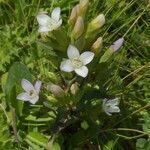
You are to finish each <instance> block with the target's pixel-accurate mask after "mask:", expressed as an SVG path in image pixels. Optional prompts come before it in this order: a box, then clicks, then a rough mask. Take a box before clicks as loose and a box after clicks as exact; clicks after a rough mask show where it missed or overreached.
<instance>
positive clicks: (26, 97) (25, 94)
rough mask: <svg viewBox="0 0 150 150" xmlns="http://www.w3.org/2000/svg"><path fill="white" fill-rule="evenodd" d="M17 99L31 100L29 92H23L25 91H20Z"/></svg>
mask: <svg viewBox="0 0 150 150" xmlns="http://www.w3.org/2000/svg"><path fill="white" fill-rule="evenodd" d="M17 99H20V100H22V101H29V100H30V97H29V95H28V93H26V92H23V93H20V94H19V95H18V96H17Z"/></svg>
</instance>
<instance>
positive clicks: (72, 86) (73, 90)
mask: <svg viewBox="0 0 150 150" xmlns="http://www.w3.org/2000/svg"><path fill="white" fill-rule="evenodd" d="M78 90H79V84H78V83H77V82H75V83H74V84H72V85H71V87H70V91H71V93H72V94H73V95H75V94H76V92H77V91H78Z"/></svg>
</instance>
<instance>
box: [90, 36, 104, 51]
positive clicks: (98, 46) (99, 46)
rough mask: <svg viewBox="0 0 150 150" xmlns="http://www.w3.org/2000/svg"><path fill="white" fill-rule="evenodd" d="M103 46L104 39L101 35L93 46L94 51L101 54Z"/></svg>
mask: <svg viewBox="0 0 150 150" xmlns="http://www.w3.org/2000/svg"><path fill="white" fill-rule="evenodd" d="M102 46H103V39H102V37H99V38H98V39H97V40H96V41H95V42H94V44H93V45H92V47H91V50H92V52H94V53H95V54H99V53H100V51H101V49H102Z"/></svg>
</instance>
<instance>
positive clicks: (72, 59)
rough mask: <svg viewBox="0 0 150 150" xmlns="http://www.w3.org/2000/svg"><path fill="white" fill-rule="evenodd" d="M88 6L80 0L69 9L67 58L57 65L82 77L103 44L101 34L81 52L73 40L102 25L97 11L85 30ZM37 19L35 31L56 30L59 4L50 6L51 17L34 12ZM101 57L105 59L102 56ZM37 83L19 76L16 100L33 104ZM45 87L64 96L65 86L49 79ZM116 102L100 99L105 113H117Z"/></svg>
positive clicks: (112, 48) (59, 21)
mask: <svg viewBox="0 0 150 150" xmlns="http://www.w3.org/2000/svg"><path fill="white" fill-rule="evenodd" d="M88 5H89V1H88V0H84V1H80V3H79V4H77V5H76V6H75V7H74V8H73V9H72V12H71V15H70V18H69V21H68V24H69V25H70V26H71V29H72V31H71V34H70V39H71V40H70V41H71V42H70V43H69V44H68V45H67V46H68V48H67V50H66V54H67V56H68V59H64V58H62V62H60V68H59V69H60V70H61V71H63V72H73V71H74V72H75V73H76V74H77V76H78V77H82V78H86V77H87V76H88V73H89V69H88V67H87V66H86V65H87V64H89V63H91V62H92V60H93V59H94V57H96V56H98V55H99V53H100V51H101V49H102V46H103V39H102V37H98V38H97V39H96V40H95V42H94V43H92V45H91V46H90V48H89V50H88V51H83V49H82V51H83V52H82V53H81V54H80V51H81V49H80V48H77V47H78V44H77V43H76V42H75V41H77V40H78V39H79V38H80V37H82V36H84V37H85V39H89V38H90V37H91V36H92V35H93V34H94V35H96V33H97V31H98V30H99V29H100V28H101V27H102V26H103V25H104V24H105V16H104V14H99V15H98V16H97V17H96V18H95V19H93V20H92V21H91V22H90V23H89V24H88V25H87V30H86V32H85V23H84V18H85V14H86V10H87V8H88ZM37 22H38V24H39V29H38V32H39V33H40V34H43V33H44V34H45V33H46V35H48V34H49V32H54V31H55V30H58V28H60V26H61V25H62V18H61V9H60V8H59V7H56V8H54V10H53V11H52V13H51V16H49V15H47V13H46V12H39V13H38V15H37ZM95 37H96V36H95ZM81 39H82V38H81ZM56 40H57V39H56ZM92 41H93V40H92ZM81 42H82V41H81ZM123 42H124V39H123V38H120V39H118V40H117V41H116V42H114V43H113V44H112V45H111V46H110V47H109V48H108V50H109V51H111V52H112V53H113V52H116V51H118V50H119V49H120V47H121V46H122V44H123ZM83 44H84V42H83ZM104 57H105V54H104ZM103 60H107V59H105V58H104V59H103ZM75 83H77V82H75ZM41 84H42V82H41V81H36V83H35V85H32V84H31V83H30V82H29V81H28V80H26V79H22V81H21V86H22V88H23V89H24V90H25V92H23V93H21V94H19V95H18V96H17V99H20V100H22V101H29V102H30V103H32V104H35V103H36V102H37V101H38V100H39V93H40V88H41ZM77 85H78V84H72V85H71V86H70V91H71V93H73V94H75V93H76V91H75V89H78V87H77ZM47 90H48V91H51V93H52V94H53V95H54V96H55V97H61V96H63V95H65V92H66V91H65V89H63V88H62V87H60V86H59V85H56V84H53V83H51V82H50V83H49V84H48V85H47ZM118 104H119V102H118V99H117V98H116V99H113V100H107V99H104V100H103V110H104V111H105V112H106V113H107V114H108V115H111V113H114V112H120V109H119V107H118Z"/></svg>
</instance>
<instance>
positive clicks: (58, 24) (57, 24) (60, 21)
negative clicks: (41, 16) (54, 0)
mask: <svg viewBox="0 0 150 150" xmlns="http://www.w3.org/2000/svg"><path fill="white" fill-rule="evenodd" d="M61 24H62V19H60V20H59V21H58V22H57V23H56V24H55V28H54V30H55V29H57V28H59V27H60V26H61Z"/></svg>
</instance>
